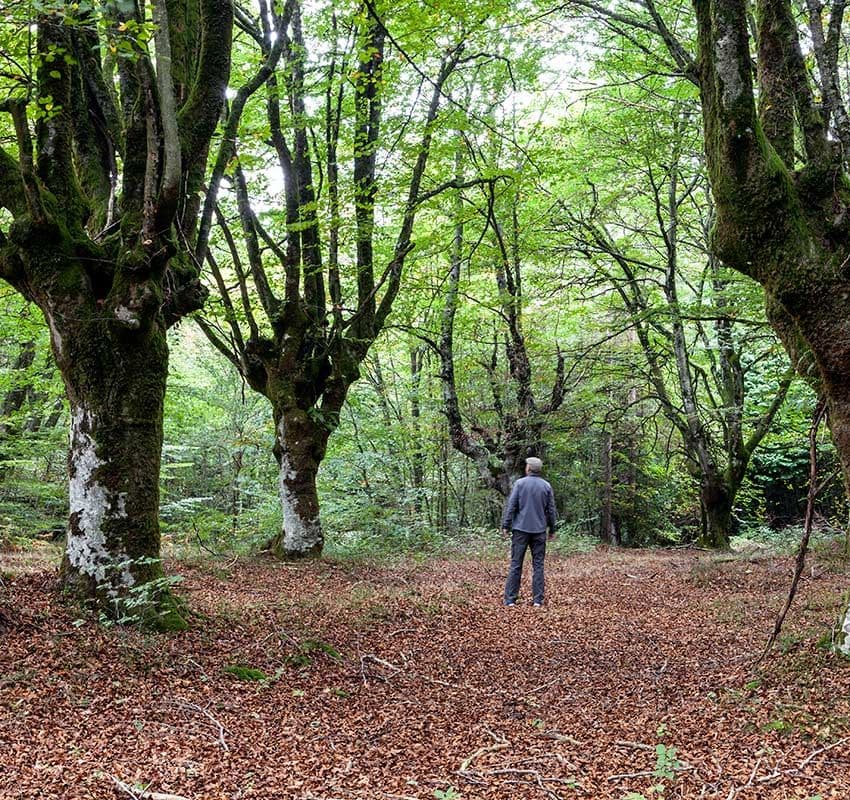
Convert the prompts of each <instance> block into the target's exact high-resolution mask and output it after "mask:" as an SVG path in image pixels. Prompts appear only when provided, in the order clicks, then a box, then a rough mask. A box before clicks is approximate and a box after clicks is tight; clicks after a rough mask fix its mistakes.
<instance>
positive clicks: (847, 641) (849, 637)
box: [838, 601, 850, 656]
mask: <svg viewBox="0 0 850 800" xmlns="http://www.w3.org/2000/svg"><path fill="white" fill-rule="evenodd" d="M838 652H839V653H843V654H844V655H845V656H850V601H848V603H847V608H846V609H845V611H844V620H843V621H842V624H841V630H840V631H839V632H838Z"/></svg>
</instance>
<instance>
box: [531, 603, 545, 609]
mask: <svg viewBox="0 0 850 800" xmlns="http://www.w3.org/2000/svg"><path fill="white" fill-rule="evenodd" d="M532 607H533V608H543V603H535V604H534V605H533V606H532Z"/></svg>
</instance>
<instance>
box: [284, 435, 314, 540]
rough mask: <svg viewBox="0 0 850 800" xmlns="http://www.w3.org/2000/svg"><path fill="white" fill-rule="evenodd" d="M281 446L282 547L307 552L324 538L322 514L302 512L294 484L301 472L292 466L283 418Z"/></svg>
mask: <svg viewBox="0 0 850 800" xmlns="http://www.w3.org/2000/svg"><path fill="white" fill-rule="evenodd" d="M278 446H279V447H280V480H279V484H278V488H279V491H280V505H281V509H282V511H283V548H284V550H285V552H287V553H308V552H309V551H310V550H311V549H312V548H313V547H315V546H316V545H317V544H318V543H319V542H321V540H322V526H321V523H320V521H319V516H318V514H316V515H315V516H313V517H310V516H309V515H305V514H303V513H302V512H301V509H300V506H301V501H300V498H299V497H298V494H297V492H296V491H295V490H294V487H293V484H295V483H296V481H297V479H298V473H297V471H296V470H295V469H294V468H293V466H292V461H291V459H290V456H289V448H288V446H287V443H286V429H285V426H284V422H283V420H282V419H281V421H280V423H279V425H278Z"/></svg>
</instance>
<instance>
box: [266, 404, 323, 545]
mask: <svg viewBox="0 0 850 800" xmlns="http://www.w3.org/2000/svg"><path fill="white" fill-rule="evenodd" d="M274 418H275V430H276V437H275V446H274V454H275V458H276V459H277V463H278V467H279V469H280V476H279V481H278V490H279V492H280V505H281V511H282V514H283V523H282V528H281V531H280V533H278V534H277V535H276V536H275V537H274V538H273V539H272V541H271V543H270V545H269V550H270V552H271V553H272V554H273V555H274V556H276V557H277V558H283V559H286V560H292V559H298V558H316V557H318V556H320V555H321V554H322V547H323V545H324V540H325V539H324V533H323V531H322V522H321V519H320V515H319V494H318V491H317V488H316V476H317V474H318V471H319V464H320V463H321V461H322V459H323V458H324V456H325V450H326V449H327V442H328V437H329V436H330V430H329V429H328V428H327V427H325V426H323V425H320V424H318V423H315V422H313V420H312V419H311V418H310V416H309V414H308V413H307V412H306V411H304V410H303V409H300V408H297V407H296V408H292V407H288V408H275V409H274Z"/></svg>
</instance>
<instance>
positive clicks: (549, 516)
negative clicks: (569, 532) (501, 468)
mask: <svg viewBox="0 0 850 800" xmlns="http://www.w3.org/2000/svg"><path fill="white" fill-rule="evenodd" d="M557 521H558V515H557V513H556V511H555V493H554V492H553V491H552V487H551V486H550V485H549V482H548V481H545V480H543V478H541V477H540V476H539V475H526V476H525V477H524V478H520V479H519V480H518V481H517V482H516V483H515V484H514V488H513V489H512V491H511V496H510V497H509V498H508V502H507V503H506V505H505V513H504V514H503V515H502V527H503V528H508V529H513V530H515V531H523V532H524V533H542V532H543V531H545V530H546V528H547V527H548V528H549V532H550V533H554V531H555V523H556V522H557Z"/></svg>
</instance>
